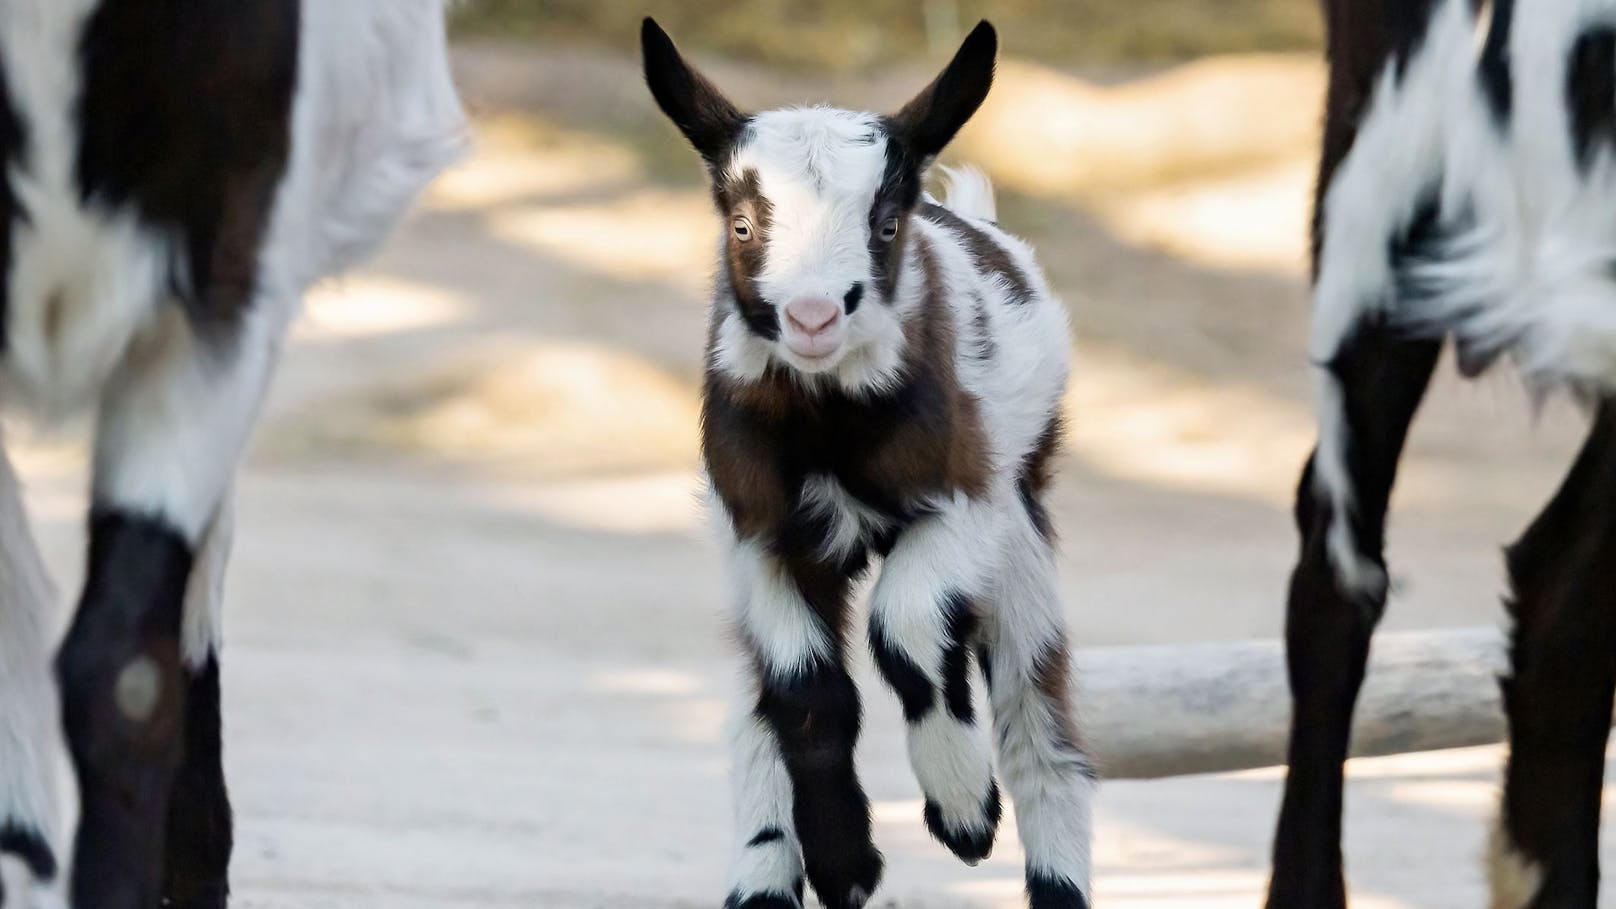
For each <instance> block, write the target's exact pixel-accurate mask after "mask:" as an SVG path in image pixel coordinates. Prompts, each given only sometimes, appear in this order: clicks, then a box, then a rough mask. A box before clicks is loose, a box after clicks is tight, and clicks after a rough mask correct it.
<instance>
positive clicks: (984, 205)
mask: <svg viewBox="0 0 1616 909" xmlns="http://www.w3.org/2000/svg"><path fill="white" fill-rule="evenodd" d="M942 171H943V180H944V182H945V183H946V185H947V188H948V192H947V198H948V201H947V202H946V203H944V205H945V207H947V208H948V209H949V210H951V211H953V212H954V213H955V214H957V215H962V216H964V217H967V218H975V219H977V220H979V221H997V220H999V204H998V203H997V202H995V201H994V199H993V181H991V180H989V179H988V175H987V174H985V173H983V172H982V170H981V168H978V167H974V166H972V165H969V164H967V165H965V166H964V167H945V168H942Z"/></svg>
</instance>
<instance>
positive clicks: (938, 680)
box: [870, 496, 1003, 865]
mask: <svg viewBox="0 0 1616 909" xmlns="http://www.w3.org/2000/svg"><path fill="white" fill-rule="evenodd" d="M1002 524H1003V514H1002V510H1001V509H997V508H995V507H994V506H993V505H990V504H988V503H984V502H975V501H969V500H966V499H965V498H964V497H963V496H961V497H960V498H959V499H958V500H956V501H954V502H951V503H949V504H947V505H945V506H943V507H942V508H941V509H940V510H939V512H938V513H937V514H934V515H931V516H928V517H925V518H922V519H921V520H920V521H918V522H917V523H916V524H915V525H914V526H912V527H910V528H908V529H907V530H905V531H904V532H903V533H902V535H900V536H899V538H898V540H897V542H896V544H895V545H894V547H893V549H892V551H891V553H889V554H888V556H887V558H886V563H885V565H883V566H882V569H881V579H880V581H879V582H878V583H877V584H876V587H875V591H874V593H873V595H872V596H871V616H870V644H871V647H872V648H873V649H874V651H875V660H876V665H877V666H878V667H879V668H880V670H881V674H882V675H883V676H884V677H885V678H886V680H887V683H888V684H890V685H891V686H892V688H893V690H895V691H896V692H897V693H898V698H899V700H900V701H902V704H903V713H904V719H905V720H906V721H907V722H908V724H909V761H910V764H911V765H912V766H913V768H914V772H915V776H916V778H917V779H918V780H919V781H920V788H921V790H922V791H923V792H924V793H925V796H926V807H925V819H926V826H927V828H928V829H930V831H931V834H932V836H934V837H936V838H937V840H938V841H939V842H941V843H942V844H943V845H945V846H947V847H948V848H949V849H950V850H951V851H953V853H954V854H955V855H957V856H959V857H960V859H961V860H963V861H965V862H967V863H970V864H973V865H974V864H976V863H977V862H979V861H981V860H982V859H984V858H986V857H987V855H988V854H989V853H990V852H992V851H993V839H994V836H995V834H996V833H997V832H998V826H999V820H1000V816H1001V815H1002V813H1003V808H1002V804H1001V801H1000V795H999V787H998V784H997V783H995V782H994V780H993V759H992V750H991V746H990V745H989V743H988V740H987V736H986V734H985V732H984V730H983V728H982V726H981V724H979V723H978V722H977V719H976V707H975V704H974V701H973V698H972V694H971V677H970V673H971V661H972V656H973V651H974V650H975V646H976V643H977V640H978V633H979V626H980V623H981V616H980V610H981V603H980V599H981V597H982V595H983V594H984V593H985V591H986V587H987V584H986V580H987V577H988V574H989V568H990V566H991V560H992V558H993V555H994V554H995V553H996V552H997V551H998V548H999V541H1000V540H1001V539H1002V530H1001V529H1000V528H1001V527H1002Z"/></svg>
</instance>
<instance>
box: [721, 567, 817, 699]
mask: <svg viewBox="0 0 1616 909" xmlns="http://www.w3.org/2000/svg"><path fill="white" fill-rule="evenodd" d="M729 577H730V585H731V596H732V597H733V603H734V610H735V622H736V626H737V630H738V631H740V633H741V634H742V635H744V636H745V637H746V640H747V642H748V643H750V644H751V645H752V649H753V651H754V652H755V653H756V654H757V655H758V657H759V658H761V659H762V661H763V665H764V667H765V669H766V670H767V671H769V672H772V673H774V674H776V675H777V676H780V677H782V678H789V677H791V676H793V675H796V674H797V673H799V672H802V671H803V670H805V669H807V668H808V667H809V666H810V665H811V664H813V663H814V662H816V661H820V660H828V659H830V658H831V656H832V655H833V653H834V651H835V648H834V646H833V645H832V639H831V633H830V630H829V629H827V628H826V627H825V624H824V623H823V622H821V621H820V620H819V617H818V616H817V615H815V614H814V612H813V609H812V607H810V606H809V605H808V601H807V600H805V599H804V598H803V596H802V594H801V593H800V592H798V590H797V587H796V584H795V583H793V582H792V580H791V577H790V575H789V574H788V573H787V571H786V568H785V566H784V565H782V564H781V563H780V561H779V560H778V559H776V558H775V557H774V556H772V555H770V554H769V553H768V552H766V551H764V549H763V547H762V546H760V545H759V544H757V543H755V542H751V541H738V542H735V543H734V544H733V545H732V546H730V548H729Z"/></svg>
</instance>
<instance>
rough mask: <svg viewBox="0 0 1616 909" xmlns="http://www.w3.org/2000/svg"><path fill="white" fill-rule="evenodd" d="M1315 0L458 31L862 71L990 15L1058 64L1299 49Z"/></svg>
mask: <svg viewBox="0 0 1616 909" xmlns="http://www.w3.org/2000/svg"><path fill="white" fill-rule="evenodd" d="M1317 3H1318V0H748V2H718V0H638V2H625V0H462V2H461V3H460V5H459V7H458V9H457V11H456V13H455V27H456V29H457V31H458V33H460V34H468V35H484V36H501V37H506V38H513V39H522V40H535V39H538V40H545V41H562V42H585V43H590V44H597V45H610V46H618V47H622V48H624V49H625V50H626V49H630V48H633V47H634V46H635V42H636V40H637V29H638V27H639V22H640V19H641V17H643V16H646V15H653V16H656V17H657V19H658V21H659V22H661V23H662V24H663V26H665V27H666V28H667V29H668V30H669V31H670V32H671V33H673V35H674V36H675V38H676V39H678V40H679V41H680V43H681V44H687V45H689V46H691V47H695V48H700V49H702V50H705V51H710V52H717V53H721V54H724V55H727V56H730V57H733V58H736V59H741V60H757V61H764V62H767V63H769V64H771V65H776V66H791V67H818V68H832V69H839V70H859V69H864V68H867V67H870V66H873V65H876V64H879V63H881V62H882V61H884V60H887V59H890V58H894V57H915V56H921V55H926V54H933V55H937V54H943V53H946V52H947V51H948V50H951V49H952V44H953V42H955V41H957V40H959V38H960V37H961V36H962V35H963V34H964V33H965V31H966V30H967V29H969V27H970V26H971V25H972V24H974V23H975V21H976V20H977V19H979V18H982V17H987V18H990V19H992V20H993V21H994V23H995V24H996V25H997V26H998V27H999V29H1000V31H1001V33H1002V34H1003V38H1004V42H1005V45H1006V47H1007V50H1008V52H1009V53H1010V54H1011V55H1012V56H1016V57H1022V58H1028V59H1033V60H1039V61H1042V62H1045V63H1050V64H1054V65H1060V66H1064V65H1079V66H1082V65H1097V64H1103V65H1114V64H1120V63H1158V62H1166V61H1174V60H1183V59H1186V58H1189V57H1195V56H1200V55H1202V54H1209V53H1231V52H1241V51H1275V50H1298V49H1305V48H1312V47H1315V46H1316V45H1317V43H1318V40H1319V30H1320V23H1319V12H1318V9H1317Z"/></svg>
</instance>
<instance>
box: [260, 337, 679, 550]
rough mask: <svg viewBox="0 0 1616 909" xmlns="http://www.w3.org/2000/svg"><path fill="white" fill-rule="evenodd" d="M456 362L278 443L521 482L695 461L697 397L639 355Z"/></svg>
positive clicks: (335, 405) (579, 348)
mask: <svg viewBox="0 0 1616 909" xmlns="http://www.w3.org/2000/svg"><path fill="white" fill-rule="evenodd" d="M456 359H457V360H458V361H459V362H454V363H449V364H447V365H433V366H432V367H430V368H429V369H426V370H423V372H422V373H421V374H419V375H415V376H401V377H398V378H396V379H394V380H392V381H389V382H383V383H378V384H377V385H376V386H375V387H373V388H372V389H371V390H369V391H367V392H364V393H362V394H359V395H357V396H353V397H350V398H348V399H346V400H339V401H333V402H331V405H330V406H329V407H328V408H326V409H325V410H323V411H320V412H317V413H310V414H308V415H307V416H305V417H304V418H303V420H302V421H301V424H300V425H299V426H298V427H296V428H295V429H283V430H282V432H283V434H285V433H292V432H295V433H297V434H300V435H302V436H303V438H302V439H301V440H300V444H301V445H302V446H305V447H307V446H316V447H320V448H325V449H328V450H332V451H343V452H348V453H351V454H363V453H367V452H368V453H370V454H373V455H381V454H387V453H398V454H407V455H414V456H417V457H426V458H429V459H433V460H438V461H445V462H449V463H460V464H462V465H466V466H476V467H481V468H484V469H489V470H493V471H495V472H500V473H506V474H516V475H546V476H553V475H566V474H598V475H610V474H621V473H626V472H635V471H655V470H659V469H665V468H668V467H672V466H683V465H688V464H690V463H691V462H692V461H693V458H694V454H695V450H696V433H697V424H698V420H699V418H698V404H697V401H696V396H695V391H694V389H693V388H691V387H690V386H689V384H688V383H685V382H682V381H680V380H678V379H676V378H674V377H672V376H670V375H668V374H667V373H666V372H664V371H662V370H660V369H658V368H657V367H655V366H653V365H651V364H650V363H647V362H645V361H644V360H641V359H639V358H637V357H635V356H633V355H630V354H627V353H624V352H621V351H618V350H613V349H611V348H604V347H598V346H595V345H591V344H559V343H558V344H534V345H531V346H526V345H500V346H495V347H492V348H490V349H486V350H483V351H480V352H478V353H476V354H467V355H461V356H458V357H456ZM686 495H687V496H688V494H686ZM579 496H581V497H582V498H580V497H579ZM570 501H571V504H570V505H569V504H568V503H567V500H566V499H565V498H563V499H562V500H559V501H556V502H554V503H552V504H553V507H555V508H558V509H560V510H561V511H563V512H567V511H569V510H570V511H572V512H574V513H576V512H578V510H579V509H580V508H587V503H588V502H589V496H588V493H587V492H583V493H578V494H575V495H574V496H573V497H572V498H571V500H570ZM687 501H688V498H687ZM635 520H636V521H638V522H640V523H641V525H642V526H655V525H656V524H657V522H656V521H654V520H653V521H652V522H651V524H650V525H646V524H645V522H646V518H644V517H636V518H635ZM661 523H663V524H666V521H663V522H661ZM675 523H677V524H679V525H681V526H682V525H683V524H684V523H685V521H684V519H683V518H679V519H678V520H676V521H675Z"/></svg>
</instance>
